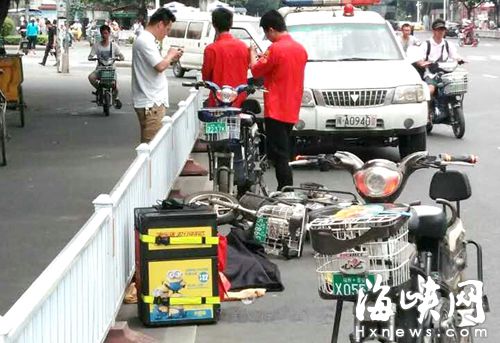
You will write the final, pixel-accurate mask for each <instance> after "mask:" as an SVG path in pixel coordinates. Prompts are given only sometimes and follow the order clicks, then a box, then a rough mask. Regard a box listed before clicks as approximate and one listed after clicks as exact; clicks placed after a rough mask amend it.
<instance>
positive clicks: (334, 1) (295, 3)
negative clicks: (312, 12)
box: [282, 0, 380, 7]
mask: <svg viewBox="0 0 500 343" xmlns="http://www.w3.org/2000/svg"><path fill="white" fill-rule="evenodd" d="M282 2H283V5H285V6H290V7H309V6H344V5H347V4H351V5H353V6H370V5H378V4H380V0H283V1H282Z"/></svg>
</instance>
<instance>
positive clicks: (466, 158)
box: [439, 153, 479, 164]
mask: <svg viewBox="0 0 500 343" xmlns="http://www.w3.org/2000/svg"><path fill="white" fill-rule="evenodd" d="M439 158H440V159H441V161H443V162H463V163H470V164H476V163H477V162H478V160H479V159H478V157H477V156H476V155H450V154H445V153H442V154H439Z"/></svg>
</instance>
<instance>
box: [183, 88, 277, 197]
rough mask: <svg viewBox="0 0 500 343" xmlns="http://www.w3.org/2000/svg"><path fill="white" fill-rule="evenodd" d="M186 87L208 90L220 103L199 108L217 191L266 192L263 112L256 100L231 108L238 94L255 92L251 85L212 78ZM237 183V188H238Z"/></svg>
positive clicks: (236, 192)
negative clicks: (220, 82) (217, 81)
mask: <svg viewBox="0 0 500 343" xmlns="http://www.w3.org/2000/svg"><path fill="white" fill-rule="evenodd" d="M182 85H183V86H187V87H195V88H196V89H198V88H200V87H203V88H207V89H209V90H210V91H211V92H212V93H213V94H214V96H215V98H216V99H217V103H218V106H216V107H205V108H202V109H200V110H199V111H198V119H199V120H200V121H201V122H202V124H203V138H202V140H204V141H205V142H207V143H208V148H209V149H208V157H209V177H210V180H213V187H214V189H213V190H214V191H215V192H222V193H227V194H231V195H237V196H241V195H243V194H244V193H245V192H246V191H249V190H251V191H255V192H261V193H263V194H264V195H267V190H266V187H265V184H264V182H263V180H262V175H263V173H264V172H265V171H266V169H267V168H268V165H267V159H266V156H265V153H264V154H263V155H261V153H260V149H259V146H260V143H261V141H262V139H263V138H264V135H263V134H262V133H261V132H260V131H259V128H258V125H257V117H256V115H257V114H259V113H260V112H261V108H260V104H259V102H258V101H257V100H255V99H246V100H245V101H244V102H243V104H242V106H241V108H235V107H232V104H233V102H234V101H235V100H236V98H237V97H238V95H239V94H241V93H243V92H247V94H252V93H253V92H255V90H256V88H255V87H254V86H251V85H246V84H244V85H240V86H238V87H234V88H233V87H230V86H223V87H222V88H221V87H219V86H218V85H217V84H215V83H213V82H209V81H200V82H194V83H193V82H183V83H182ZM235 186H236V187H235Z"/></svg>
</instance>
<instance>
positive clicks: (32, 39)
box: [28, 36, 37, 50]
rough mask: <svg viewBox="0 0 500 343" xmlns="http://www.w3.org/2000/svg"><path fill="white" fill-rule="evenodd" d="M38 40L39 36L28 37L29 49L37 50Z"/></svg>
mask: <svg viewBox="0 0 500 343" xmlns="http://www.w3.org/2000/svg"><path fill="white" fill-rule="evenodd" d="M36 39H37V36H28V49H33V50H34V49H35V48H36Z"/></svg>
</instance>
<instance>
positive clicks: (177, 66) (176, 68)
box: [172, 61, 186, 77]
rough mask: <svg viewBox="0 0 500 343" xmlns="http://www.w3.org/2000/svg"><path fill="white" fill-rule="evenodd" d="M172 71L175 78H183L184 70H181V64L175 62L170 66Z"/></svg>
mask: <svg viewBox="0 0 500 343" xmlns="http://www.w3.org/2000/svg"><path fill="white" fill-rule="evenodd" d="M172 71H173V72H174V76H175V77H183V76H184V73H185V72H186V69H184V68H182V66H181V63H180V62H179V61H177V62H175V64H174V65H173V66H172Z"/></svg>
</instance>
